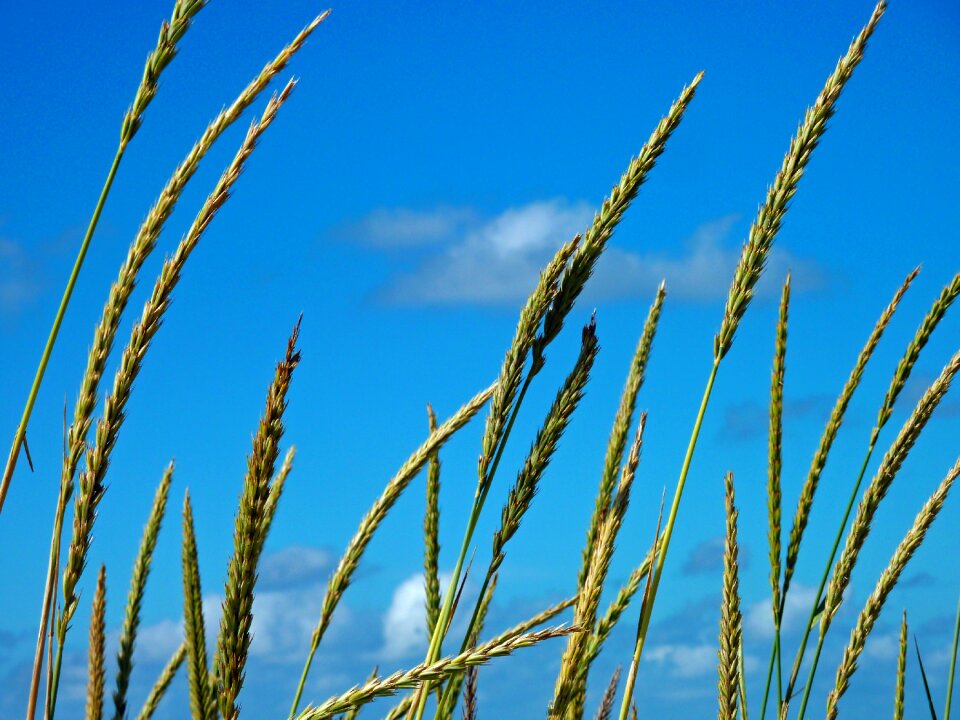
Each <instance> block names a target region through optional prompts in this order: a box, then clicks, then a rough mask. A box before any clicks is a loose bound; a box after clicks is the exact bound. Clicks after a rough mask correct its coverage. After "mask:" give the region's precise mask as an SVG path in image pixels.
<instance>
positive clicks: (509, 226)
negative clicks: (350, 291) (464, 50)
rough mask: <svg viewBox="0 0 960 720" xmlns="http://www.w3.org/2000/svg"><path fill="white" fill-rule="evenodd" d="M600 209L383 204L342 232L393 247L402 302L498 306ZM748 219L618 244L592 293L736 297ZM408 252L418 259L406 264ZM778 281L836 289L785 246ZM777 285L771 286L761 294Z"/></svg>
mask: <svg viewBox="0 0 960 720" xmlns="http://www.w3.org/2000/svg"><path fill="white" fill-rule="evenodd" d="M593 213H594V209H593V207H592V206H591V205H589V204H587V203H585V202H583V201H578V202H569V201H566V200H562V199H553V200H545V201H537V202H531V203H528V204H526V205H521V206H518V207H513V208H509V209H507V210H505V211H503V212H501V213H500V214H498V215H494V216H490V217H484V216H482V215H481V214H480V213H478V212H477V211H475V210H473V209H471V208H463V207H460V208H458V207H440V208H438V209H436V210H432V211H413V210H409V209H402V208H399V209H389V210H387V209H380V210H376V211H374V212H372V213H370V214H369V215H368V216H366V217H365V218H363V219H362V220H360V221H359V222H357V223H355V224H353V225H350V226H347V227H345V228H342V229H341V231H340V235H341V236H343V237H345V238H348V239H350V240H352V241H354V242H358V243H360V244H363V245H367V246H370V247H374V248H377V249H379V250H380V251H383V252H388V253H389V254H390V256H391V260H392V261H396V262H397V267H396V268H395V271H394V273H393V275H392V276H391V277H390V278H389V279H388V280H387V281H386V283H385V284H384V286H383V287H381V289H380V290H379V292H378V294H377V297H378V299H380V300H381V301H383V302H386V303H388V304H394V305H455V304H470V305H496V304H508V303H514V302H517V301H522V300H523V299H524V298H525V297H526V296H527V295H528V294H529V292H530V290H531V289H532V288H533V287H534V285H535V283H536V279H537V277H538V274H539V272H540V270H541V269H542V268H543V266H544V265H545V264H546V263H547V261H548V260H549V259H550V257H551V256H552V255H553V253H554V252H555V251H556V249H557V248H558V247H559V246H560V245H561V244H562V243H564V242H566V241H567V240H569V239H570V238H571V237H573V236H574V235H575V234H576V233H578V232H582V231H583V230H584V229H585V228H586V227H588V226H589V224H590V222H591V220H592V218H593ZM738 220H739V218H738V217H737V216H734V215H728V216H725V217H721V218H718V219H715V220H713V221H710V222H708V223H705V224H703V225H701V226H700V227H699V228H697V230H696V231H695V232H694V233H693V234H692V235H691V236H690V237H689V238H687V239H686V240H685V241H684V242H683V243H682V244H681V247H679V248H677V249H675V250H671V251H670V252H663V251H645V252H637V251H633V250H627V249H625V248H623V247H619V246H617V245H611V246H610V247H609V248H608V249H607V251H606V252H605V253H604V255H603V256H602V257H601V259H600V261H599V263H598V264H597V268H596V272H595V277H594V279H593V280H592V281H591V283H590V285H588V287H587V291H586V294H587V295H588V296H590V297H591V298H592V299H594V300H614V299H623V298H629V297H642V296H646V295H650V294H651V293H653V292H654V291H655V290H656V288H657V286H658V285H659V284H660V281H661V280H663V279H666V281H667V288H668V290H669V292H670V294H671V296H673V297H677V298H680V299H684V300H689V301H695V302H696V301H701V302H702V301H708V300H716V299H722V298H723V297H725V296H726V293H727V290H728V287H729V280H730V277H731V274H732V272H733V268H734V267H735V265H736V263H737V259H738V258H739V256H740V244H739V243H738V242H734V241H733V238H732V234H733V233H732V231H733V228H734V225H735V224H736V223H737V222H738ZM401 252H403V253H404V255H406V256H407V258H413V259H412V264H408V263H407V260H406V258H405V259H403V260H401V258H400V256H399V254H400V253H401ZM768 268H769V272H768V273H767V275H768V277H775V278H780V277H782V276H784V275H785V274H786V272H787V271H788V270H790V271H791V272H792V273H793V286H794V290H795V291H814V290H820V289H823V288H824V287H825V286H826V285H827V281H828V278H827V274H826V272H825V271H824V269H823V268H821V267H820V266H819V265H818V264H817V263H816V262H814V261H813V260H810V259H808V258H802V257H798V256H796V255H793V254H792V253H791V252H790V251H788V250H785V249H782V248H775V249H774V251H773V253H772V255H771V258H770V261H769V263H768ZM772 286H773V283H772V281H771V282H770V283H766V282H763V281H762V282H761V285H760V289H759V292H760V293H761V294H770V292H771V288H772Z"/></svg>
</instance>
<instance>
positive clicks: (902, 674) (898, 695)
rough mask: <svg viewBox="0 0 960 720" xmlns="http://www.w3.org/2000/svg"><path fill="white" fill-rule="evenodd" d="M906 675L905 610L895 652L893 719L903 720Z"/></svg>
mask: <svg viewBox="0 0 960 720" xmlns="http://www.w3.org/2000/svg"><path fill="white" fill-rule="evenodd" d="M906 677H907V611H906V610H904V611H903V620H902V621H901V622H900V648H899V652H898V653H897V688H896V691H895V692H894V695H893V720H903V698H904V690H905V688H906Z"/></svg>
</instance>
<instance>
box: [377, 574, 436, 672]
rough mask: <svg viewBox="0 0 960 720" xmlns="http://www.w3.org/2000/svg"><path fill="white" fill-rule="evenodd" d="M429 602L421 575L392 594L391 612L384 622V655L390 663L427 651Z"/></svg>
mask: <svg viewBox="0 0 960 720" xmlns="http://www.w3.org/2000/svg"><path fill="white" fill-rule="evenodd" d="M426 599H427V596H426V593H425V591H424V587H423V575H422V574H417V575H413V576H411V577H409V578H407V579H406V580H404V581H403V582H402V583H400V585H399V586H398V587H397V589H396V590H394V591H393V599H392V600H391V601H390V608H389V609H388V610H387V614H386V616H384V618H383V654H384V656H386V657H387V658H388V659H391V660H392V659H396V658H403V657H406V656H408V655H410V654H412V653H413V652H414V651H418V652H419V651H423V650H426V649H427V621H426V618H425V613H424V610H423V608H424V603H425V602H426Z"/></svg>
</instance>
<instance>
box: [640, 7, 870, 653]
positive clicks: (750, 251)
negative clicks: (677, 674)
mask: <svg viewBox="0 0 960 720" xmlns="http://www.w3.org/2000/svg"><path fill="white" fill-rule="evenodd" d="M886 6H887V5H886V2H885V0H880V2H879V3H878V4H877V6H876V8H875V9H874V11H873V14H872V15H871V17H870V20H869V21H868V23H867V25H866V26H865V27H864V28H863V30H861V31H860V34H859V35H858V36H857V37H856V38H855V39H854V41H853V42H852V43H851V45H850V47H849V49H848V50H847V54H846V55H844V56H843V57H842V58H841V59H840V61H839V62H838V63H837V66H836V68H835V70H834V71H833V73H832V74H831V75H830V76H829V77H828V78H827V82H826V84H825V85H824V88H823V90H821V92H820V95H819V96H818V97H817V99H816V101H815V102H814V104H813V106H811V107H810V108H808V109H807V112H806V115H805V116H804V119H803V122H802V123H801V124H800V127H799V129H798V130H797V134H796V135H795V136H794V138H793V139H792V140H791V142H790V148H789V150H788V151H787V154H786V156H785V157H784V160H783V164H782V165H781V167H780V170H779V171H778V172H777V175H776V177H775V179H774V182H773V185H772V186H771V187H770V189H769V191H768V192H767V199H766V202H765V203H764V204H763V205H762V206H761V207H760V211H759V213H758V214H757V218H756V220H755V221H754V223H753V225H751V227H750V232H749V235H748V238H747V242H746V243H745V244H744V246H743V250H742V252H741V255H740V260H739V261H738V263H737V267H736V270H735V271H734V277H733V282H732V283H731V286H730V292H729V294H728V296H727V303H726V308H725V310H724V315H723V320H722V322H721V325H720V330H719V332H718V333H717V335H716V337H715V339H714V348H713V366H712V368H711V370H710V374H709V375H708V377H707V383H706V387H705V389H704V393H703V399H702V400H701V403H700V409H699V411H698V413H697V418H696V420H695V421H694V426H693V430H692V432H691V435H690V441H689V444H688V446H687V452H686V455H685V457H684V460H683V465H682V466H681V469H680V477H679V479H678V481H677V488H676V491H675V493H674V498H673V503H672V505H671V507H670V513H669V515H668V517H667V524H666V528H665V529H664V538H663V550H662V552H661V553H660V555H659V559H658V562H657V565H656V568H655V569H654V571H653V581H652V586H651V595H650V603H649V606H647V607H645V608H644V612H643V616H642V619H641V633H640V635H641V640H640V649H641V654H642V649H643V645H644V643H645V642H646V635H647V631H648V629H649V624H650V618H651V617H652V614H653V607H654V604H655V602H656V597H657V591H658V589H659V585H660V578H661V577H662V575H663V568H664V564H665V563H666V559H667V552H668V550H669V548H670V540H671V538H672V536H673V528H674V525H675V523H676V519H677V513H678V511H679V508H680V500H681V498H682V497H683V490H684V487H685V485H686V480H687V475H688V473H689V471H690V465H691V463H692V461H693V454H694V450H695V448H696V444H697V439H698V437H699V435H700V427H701V425H702V423H703V418H704V415H705V414H706V409H707V405H708V404H709V401H710V394H711V392H712V390H713V384H714V381H715V380H716V376H717V370H718V369H719V367H720V361H721V360H722V359H723V358H724V357H725V356H726V354H727V352H728V351H729V349H730V346H731V344H732V343H733V339H734V336H735V335H736V330H737V327H738V326H739V324H740V320H741V319H742V318H743V315H744V313H745V312H746V310H747V306H748V305H749V303H750V300H751V299H752V298H753V289H754V286H755V285H756V283H757V281H758V280H759V279H760V276H761V275H762V274H763V270H764V268H765V266H766V262H767V257H768V255H769V253H770V250H771V248H772V247H773V241H774V239H775V237H776V235H777V233H778V231H779V230H780V226H781V224H782V222H783V217H784V214H785V213H786V211H787V207H788V205H789V202H790V200H791V199H792V198H793V195H794V194H795V193H796V190H797V184H798V183H799V181H800V178H801V176H802V175H803V172H804V169H805V168H806V165H807V163H808V162H809V160H810V155H811V153H812V152H813V150H814V149H815V148H816V146H817V144H818V143H819V141H820V138H821V137H822V135H823V133H824V131H825V130H826V124H827V121H828V120H829V119H830V118H831V117H832V116H833V114H834V111H835V106H836V102H837V99H838V98H839V97H840V93H841V91H842V90H843V87H844V86H845V85H846V83H847V81H848V80H849V79H850V77H851V76H852V74H853V70H854V68H855V67H856V66H857V64H858V63H859V62H860V60H861V59H862V58H863V52H864V50H865V49H866V44H867V40H868V38H869V37H870V36H871V35H872V34H873V31H874V29H875V28H876V26H877V23H878V22H879V21H880V18H881V16H882V15H883V13H884V11H885V10H886Z"/></svg>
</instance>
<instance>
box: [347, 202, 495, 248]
mask: <svg viewBox="0 0 960 720" xmlns="http://www.w3.org/2000/svg"><path fill="white" fill-rule="evenodd" d="M479 222H480V217H479V215H478V213H477V212H476V211H475V210H472V209H470V208H463V207H448V206H441V207H438V208H436V209H433V210H409V209H406V208H380V209H378V210H374V211H373V212H372V213H370V214H369V215H367V216H366V217H365V218H363V219H362V220H360V221H359V222H357V223H353V224H349V225H345V226H343V227H341V228H340V229H339V231H338V233H337V234H339V235H341V236H343V237H344V238H347V239H349V240H352V241H354V242H358V243H361V244H363V245H370V246H373V247H379V248H385V249H391V248H409V247H417V246H422V245H431V244H434V243H439V242H444V241H450V240H451V239H454V238H460V237H461V235H462V234H463V232H464V231H465V230H466V229H468V228H470V227H471V226H475V225H477V224H478V223H479Z"/></svg>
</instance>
